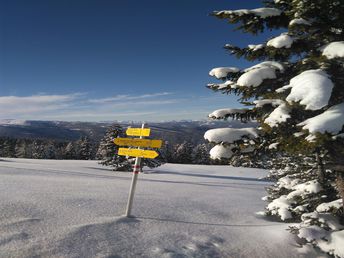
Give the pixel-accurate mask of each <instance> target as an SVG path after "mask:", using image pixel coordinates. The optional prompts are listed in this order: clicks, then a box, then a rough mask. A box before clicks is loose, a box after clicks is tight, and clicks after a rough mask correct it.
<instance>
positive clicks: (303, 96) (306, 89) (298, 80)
mask: <svg viewBox="0 0 344 258" xmlns="http://www.w3.org/2000/svg"><path fill="white" fill-rule="evenodd" d="M289 86H290V87H291V92H290V94H289V95H288V97H287V98H286V100H287V101H288V102H292V101H294V102H298V101H300V104H301V105H305V106H306V110H318V109H321V108H323V107H325V106H327V105H328V101H329V99H330V97H331V93H332V88H333V83H332V81H331V80H330V79H329V76H328V74H327V73H326V72H324V71H322V70H321V69H317V70H308V71H305V72H302V73H300V74H299V75H297V76H295V77H294V78H292V79H291V80H290V84H289Z"/></svg>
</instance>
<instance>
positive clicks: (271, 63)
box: [244, 61, 284, 72]
mask: <svg viewBox="0 0 344 258" xmlns="http://www.w3.org/2000/svg"><path fill="white" fill-rule="evenodd" d="M265 67H268V68H273V69H274V70H279V71H280V72H283V71H284V67H283V65H282V64H281V63H279V62H276V61H264V62H261V63H259V64H256V65H254V66H251V67H249V68H247V69H245V70H244V72H248V71H250V70H253V69H257V68H265Z"/></svg>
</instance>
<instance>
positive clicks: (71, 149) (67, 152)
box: [63, 142, 76, 159]
mask: <svg viewBox="0 0 344 258" xmlns="http://www.w3.org/2000/svg"><path fill="white" fill-rule="evenodd" d="M63 154H64V158H65V159H75V156H76V151H75V146H74V144H73V142H69V143H68V144H67V146H66V148H65V149H64V152H63Z"/></svg>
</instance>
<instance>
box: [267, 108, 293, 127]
mask: <svg viewBox="0 0 344 258" xmlns="http://www.w3.org/2000/svg"><path fill="white" fill-rule="evenodd" d="M290 112H291V110H290V108H289V107H288V106H287V104H286V103H283V104H281V105H279V106H278V107H277V108H275V110H274V111H272V112H271V114H270V115H269V116H268V117H267V118H266V119H265V120H264V123H266V124H268V125H269V126H270V127H275V126H278V124H280V123H284V122H286V121H287V119H288V118H290Z"/></svg>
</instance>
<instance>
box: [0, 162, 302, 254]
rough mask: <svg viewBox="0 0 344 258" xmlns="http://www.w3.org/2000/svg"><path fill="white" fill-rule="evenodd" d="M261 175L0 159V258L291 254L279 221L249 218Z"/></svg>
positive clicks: (223, 169) (257, 203)
mask: <svg viewBox="0 0 344 258" xmlns="http://www.w3.org/2000/svg"><path fill="white" fill-rule="evenodd" d="M266 173H267V171H265V170H259V169H248V168H234V167H230V166H201V165H176V164H166V165H164V166H161V167H159V168H156V169H154V170H151V171H147V172H146V173H144V174H140V175H139V181H138V185H137V188H136V194H135V200H134V206H133V210H132V214H133V215H134V216H135V217H134V218H130V219H128V218H125V217H123V216H122V215H123V213H124V211H125V207H126V202H127V198H128V191H129V187H130V182H131V173H125V172H112V171H110V170H108V169H107V168H106V167H102V166H100V165H98V164H97V162H96V161H56V160H28V159H2V160H1V161H0V197H1V198H0V257H37V256H38V257H300V253H299V252H297V250H296V249H297V248H296V245H295V243H294V240H293V239H292V235H291V234H290V233H288V232H287V231H286V230H285V229H286V228H287V227H288V225H287V224H285V223H278V222H272V221H267V220H264V219H263V218H262V217H259V216H257V215H255V212H256V211H259V210H262V209H263V207H264V205H265V203H264V202H263V201H261V197H262V196H264V195H265V189H264V187H266V186H267V185H269V182H266V181H264V180H260V179H259V178H261V177H263V176H264V175H265V174H266Z"/></svg>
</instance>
